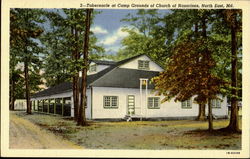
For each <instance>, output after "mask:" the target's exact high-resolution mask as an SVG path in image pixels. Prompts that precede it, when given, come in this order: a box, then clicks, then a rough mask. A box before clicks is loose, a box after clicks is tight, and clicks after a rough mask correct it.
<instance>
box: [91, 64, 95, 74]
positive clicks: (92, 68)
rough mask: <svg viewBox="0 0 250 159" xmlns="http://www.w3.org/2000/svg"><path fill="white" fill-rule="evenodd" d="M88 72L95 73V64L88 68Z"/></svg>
mask: <svg viewBox="0 0 250 159" xmlns="http://www.w3.org/2000/svg"><path fill="white" fill-rule="evenodd" d="M89 72H96V64H94V65H91V66H90V67H89Z"/></svg>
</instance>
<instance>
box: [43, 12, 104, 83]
mask: <svg viewBox="0 0 250 159" xmlns="http://www.w3.org/2000/svg"><path fill="white" fill-rule="evenodd" d="M45 12H46V14H45V16H46V18H47V23H48V29H47V30H46V33H45V34H44V35H43V37H42V38H41V41H42V43H43V45H44V46H45V47H44V52H45V54H46V55H45V56H44V61H45V62H44V71H45V73H44V78H45V80H46V81H47V83H46V85H47V86H54V85H56V84H59V83H61V82H65V81H70V80H71V77H72V75H74V74H76V73H77V72H79V71H80V70H81V69H82V68H83V67H85V66H83V65H82V61H81V60H75V59H72V51H73V52H74V51H77V52H79V56H82V51H83V46H82V43H83V38H84V36H82V35H83V33H84V28H85V24H84V20H83V19H84V18H85V10H84V9H57V10H55V9H53V10H50V9H47V10H45ZM72 28H73V29H74V30H75V29H77V31H78V33H77V34H79V35H78V39H75V37H74V34H75V31H74V30H73V32H72ZM96 43H97V38H96V37H95V36H94V35H93V34H91V36H90V50H89V52H90V58H93V59H98V58H101V57H103V56H104V48H102V47H101V46H98V45H97V44H96Z"/></svg>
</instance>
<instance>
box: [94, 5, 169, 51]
mask: <svg viewBox="0 0 250 159" xmlns="http://www.w3.org/2000/svg"><path fill="white" fill-rule="evenodd" d="M96 11H100V12H101V13H100V14H97V15H96V16H95V18H94V23H93V25H92V26H91V31H92V32H93V33H94V34H95V35H96V37H97V38H98V43H97V44H99V45H101V46H103V47H104V48H105V51H106V54H116V53H117V52H118V50H119V48H121V40H122V39H123V38H125V37H126V36H128V33H127V32H123V31H122V28H123V27H124V26H129V25H130V24H129V23H128V22H121V20H122V19H123V18H125V17H126V15H127V14H128V13H130V14H136V12H137V10H135V9H134V10H133V9H130V10H127V9H112V10H111V9H98V10H97V9H96ZM159 12H160V13H163V12H166V10H165V11H163V10H161V11H159Z"/></svg>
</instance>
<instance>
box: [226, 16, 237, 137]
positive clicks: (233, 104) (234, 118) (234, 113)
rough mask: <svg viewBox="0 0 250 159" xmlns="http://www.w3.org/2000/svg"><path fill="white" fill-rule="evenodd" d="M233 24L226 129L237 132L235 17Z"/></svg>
mask: <svg viewBox="0 0 250 159" xmlns="http://www.w3.org/2000/svg"><path fill="white" fill-rule="evenodd" d="M233 16H234V17H233V18H232V19H233V22H232V23H233V24H231V46H232V47H231V52H232V60H231V63H232V75H231V80H232V83H231V86H232V92H231V93H232V98H231V116H230V123H229V125H228V127H227V129H228V130H229V131H232V132H239V131H240V129H239V124H238V123H239V121H238V102H237V95H238V93H237V89H236V88H237V72H238V70H237V41H236V33H237V32H236V15H235V14H234V15H233Z"/></svg>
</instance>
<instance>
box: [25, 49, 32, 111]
mask: <svg viewBox="0 0 250 159" xmlns="http://www.w3.org/2000/svg"><path fill="white" fill-rule="evenodd" d="M26 53H27V52H26ZM24 77H25V95H26V103H27V110H26V112H27V114H31V105H30V87H29V69H28V61H27V57H26V59H25V62H24Z"/></svg>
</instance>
